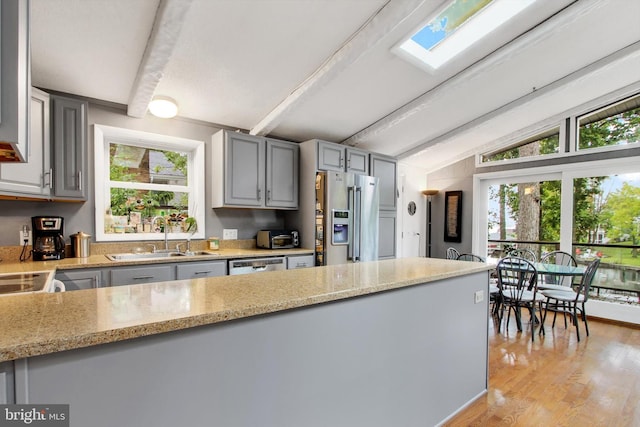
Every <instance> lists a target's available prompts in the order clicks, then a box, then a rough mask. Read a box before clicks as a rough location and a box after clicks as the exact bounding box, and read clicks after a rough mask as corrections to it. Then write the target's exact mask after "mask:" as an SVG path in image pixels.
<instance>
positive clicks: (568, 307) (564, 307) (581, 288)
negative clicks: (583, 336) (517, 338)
mask: <svg viewBox="0 0 640 427" xmlns="http://www.w3.org/2000/svg"><path fill="white" fill-rule="evenodd" d="M599 266H600V258H596V259H594V260H593V261H591V262H590V263H589V265H588V266H587V268H586V270H585V272H584V275H583V276H582V280H580V284H579V285H578V289H577V290H576V291H571V292H569V291H564V290H553V289H547V290H543V291H541V292H542V295H544V296H545V298H546V303H545V312H544V317H543V318H542V324H541V325H540V328H541V330H542V331H544V321H545V319H546V318H547V313H548V312H549V311H553V323H552V324H551V327H552V328H553V327H554V326H555V325H556V316H557V314H558V313H566V314H569V315H570V316H571V319H572V320H573V324H574V325H575V327H576V336H577V337H578V341H580V328H579V327H578V313H580V316H581V317H582V321H583V322H584V328H585V330H586V331H587V336H589V323H587V313H586V311H585V307H584V305H585V303H586V302H587V300H588V299H589V288H590V287H591V283H592V282H593V278H594V277H595V275H596V271H597V270H598V267H599ZM565 327H566V324H565Z"/></svg>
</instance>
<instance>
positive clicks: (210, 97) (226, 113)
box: [31, 0, 640, 171]
mask: <svg viewBox="0 0 640 427" xmlns="http://www.w3.org/2000/svg"><path fill="white" fill-rule="evenodd" d="M508 1H517V0H508ZM446 4H447V2H446V1H443V0H295V1H294V0H234V1H232V0H160V1H158V0H31V8H32V10H31V18H32V26H31V34H32V46H31V49H32V83H33V85H34V86H38V87H42V88H46V89H51V90H56V91H61V92H67V93H72V94H76V95H81V96H84V97H89V98H95V99H100V100H104V101H109V102H114V103H119V104H124V105H126V106H127V111H128V114H129V115H131V116H133V117H143V116H144V115H145V114H146V105H147V102H148V101H149V100H150V98H151V97H152V96H153V95H154V94H155V95H167V96H171V97H173V98H175V99H176V100H177V101H178V103H179V106H180V111H179V115H180V116H181V117H185V118H190V119H196V120H202V121H206V122H210V123H214V124H220V125H225V126H229V127H232V128H238V129H242V130H246V131H249V132H251V133H253V134H259V135H271V136H274V137H278V138H283V139H289V140H292V141H304V140H307V139H311V138H320V139H325V140H328V141H333V142H339V143H345V144H349V145H354V146H358V147H361V148H364V149H368V150H372V151H376V152H381V153H384V154H389V155H394V156H399V157H400V158H402V159H404V161H405V162H407V163H409V164H413V165H416V166H419V167H422V168H424V169H425V170H426V171H431V170H435V169H438V168H441V167H442V166H445V165H447V164H450V163H452V162H454V161H456V160H459V159H461V158H464V157H467V156H469V155H472V154H474V153H475V152H477V151H478V150H485V149H487V148H488V147H493V146H495V144H496V143H497V142H496V141H500V140H501V139H502V138H504V137H505V136H506V135H509V134H512V133H513V132H516V131H518V130H520V129H523V128H526V127H527V126H530V125H532V124H534V123H538V122H541V121H544V120H546V119H548V118H549V117H552V116H554V115H556V114H560V113H562V112H563V111H566V110H567V109H569V108H572V107H574V106H576V105H579V104H581V103H583V102H586V101H589V100H592V99H595V98H597V97H599V96H602V95H604V94H607V93H610V92H612V91H615V90H618V89H620V88H625V87H629V86H630V85H635V84H637V83H638V82H639V81H640V72H639V71H638V70H640V25H638V22H640V1H636V0H579V1H572V0H538V1H537V2H536V3H534V4H533V5H532V6H529V7H528V8H527V9H526V10H525V11H524V12H523V13H521V14H520V15H518V16H516V18H515V19H513V20H511V21H510V22H509V23H508V24H506V25H505V26H503V27H501V28H499V29H497V30H495V31H493V32H492V33H490V34H489V36H488V37H486V38H485V39H483V40H482V41H480V42H478V43H476V44H475V45H473V46H472V47H471V48H469V49H467V50H466V51H464V52H463V54H462V55H460V56H459V57H457V58H456V59H454V60H453V61H451V62H450V63H448V64H446V65H445V66H443V67H441V68H440V69H438V70H437V71H435V72H428V71H425V70H423V69H421V68H419V67H417V66H415V65H412V64H410V63H408V62H406V61H405V60H403V59H401V58H400V57H398V56H397V55H395V54H394V53H393V52H392V50H391V49H392V48H393V47H394V46H395V45H396V44H397V43H398V42H400V41H401V39H403V38H404V37H406V36H407V35H409V33H411V32H412V31H413V30H415V29H416V28H417V27H418V26H419V25H420V24H422V23H423V22H424V21H425V20H427V19H429V18H431V17H433V16H434V15H435V14H437V13H438V12H439V11H441V10H442V8H443V7H444V6H445V5H446Z"/></svg>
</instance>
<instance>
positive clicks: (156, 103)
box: [149, 95, 178, 119]
mask: <svg viewBox="0 0 640 427" xmlns="http://www.w3.org/2000/svg"><path fill="white" fill-rule="evenodd" d="M149 112H150V113H151V114H153V115H154V116H156V117H160V118H162V119H170V118H172V117H175V116H176V114H178V103H177V102H176V100H175V99H173V98H170V97H168V96H163V95H157V96H154V97H153V99H152V100H151V102H150V103H149Z"/></svg>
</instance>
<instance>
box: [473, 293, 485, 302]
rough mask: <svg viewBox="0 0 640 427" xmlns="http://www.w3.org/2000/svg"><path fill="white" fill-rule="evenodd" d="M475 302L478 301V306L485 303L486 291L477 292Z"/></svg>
mask: <svg viewBox="0 0 640 427" xmlns="http://www.w3.org/2000/svg"><path fill="white" fill-rule="evenodd" d="M474 297H475V300H476V304H478V303H480V302H482V301H484V291H476V293H475V294H474Z"/></svg>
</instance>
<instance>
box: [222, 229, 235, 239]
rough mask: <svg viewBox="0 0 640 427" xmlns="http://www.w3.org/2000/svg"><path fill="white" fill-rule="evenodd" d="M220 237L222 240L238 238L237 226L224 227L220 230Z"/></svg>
mask: <svg viewBox="0 0 640 427" xmlns="http://www.w3.org/2000/svg"><path fill="white" fill-rule="evenodd" d="M222 239H223V240H238V229H237V228H225V229H223V230H222Z"/></svg>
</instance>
